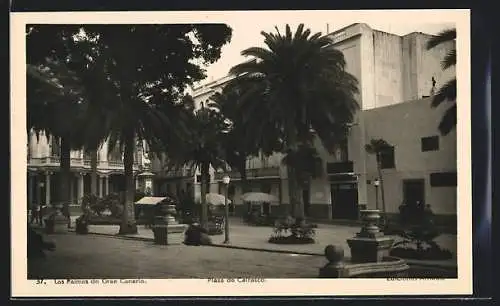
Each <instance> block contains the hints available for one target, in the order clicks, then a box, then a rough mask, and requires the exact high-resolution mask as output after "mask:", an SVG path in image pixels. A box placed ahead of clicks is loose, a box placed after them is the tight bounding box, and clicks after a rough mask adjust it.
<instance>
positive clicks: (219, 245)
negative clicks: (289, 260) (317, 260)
mask: <svg viewBox="0 0 500 306" xmlns="http://www.w3.org/2000/svg"><path fill="white" fill-rule="evenodd" d="M208 246H210V247H216V248H226V249H237V250H247V251H257V252H268V253H281V254H297V255H308V256H324V254H318V253H310V252H301V251H288V250H272V249H263V248H252V247H243V246H237V245H227V244H221V243H213V244H211V245H208Z"/></svg>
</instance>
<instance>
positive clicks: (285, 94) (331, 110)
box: [230, 24, 358, 218]
mask: <svg viewBox="0 0 500 306" xmlns="http://www.w3.org/2000/svg"><path fill="white" fill-rule="evenodd" d="M276 32H277V33H276V34H274V33H266V32H262V35H263V36H264V38H265V39H264V43H265V45H266V47H267V48H261V47H252V48H248V49H246V50H244V51H242V55H244V56H250V57H252V58H253V60H251V61H248V62H245V63H242V64H239V65H236V66H235V67H233V68H232V69H231V71H230V72H231V73H232V74H234V75H235V76H236V77H237V78H245V79H248V80H251V82H252V83H254V86H251V87H248V88H246V89H245V92H244V93H243V96H244V97H243V98H242V102H241V103H240V104H239V106H238V107H239V109H240V112H241V113H243V114H245V116H244V119H243V120H244V122H245V123H244V124H245V125H246V126H247V127H252V129H256V130H261V131H266V133H267V131H269V132H271V133H272V134H273V135H275V136H277V137H276V138H277V141H278V142H280V143H281V144H282V148H281V151H282V152H283V153H285V154H287V155H290V156H295V155H296V154H298V153H297V152H298V151H299V148H300V147H301V146H302V147H303V146H306V147H311V146H312V142H313V141H312V140H313V139H314V138H315V137H318V138H319V139H320V140H321V143H322V144H323V146H324V147H325V148H327V149H329V150H330V149H331V148H332V147H333V144H334V143H335V142H338V141H339V139H342V138H343V137H345V135H346V134H347V131H348V128H347V125H346V123H349V122H351V121H352V119H353V116H354V113H355V112H356V110H357V109H358V104H357V102H356V99H355V94H356V93H357V92H358V88H357V80H356V79H355V77H354V76H352V75H351V74H349V73H348V72H347V71H345V60H344V56H343V54H342V52H340V51H338V50H336V49H335V48H334V47H333V45H332V42H331V39H330V38H329V37H328V36H322V35H321V33H315V34H313V35H311V31H310V30H309V29H307V30H304V25H302V24H301V25H299V27H298V28H297V30H296V31H295V33H292V31H291V30H290V27H289V26H288V25H287V26H286V31H285V33H284V34H281V33H280V32H279V30H278V29H277V28H276ZM256 95H257V96H263V99H260V98H255V96H256ZM290 161H293V164H291V163H290V164H289V166H288V167H287V171H288V178H289V179H288V184H289V187H288V189H289V197H290V204H291V206H292V207H299V208H300V209H296V210H295V217H301V218H303V216H304V210H303V205H302V204H301V203H302V197H301V191H302V190H301V186H300V184H299V182H298V180H297V178H298V177H299V176H300V174H299V173H298V172H299V171H300V168H301V167H300V165H299V163H300V160H299V159H295V158H290Z"/></svg>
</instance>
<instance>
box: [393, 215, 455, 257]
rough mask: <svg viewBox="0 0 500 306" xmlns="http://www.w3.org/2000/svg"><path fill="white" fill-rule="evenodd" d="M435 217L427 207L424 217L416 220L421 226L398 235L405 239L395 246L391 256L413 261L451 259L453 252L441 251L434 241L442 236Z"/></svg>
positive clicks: (412, 227) (413, 227) (421, 216)
mask: <svg viewBox="0 0 500 306" xmlns="http://www.w3.org/2000/svg"><path fill="white" fill-rule="evenodd" d="M433 215H434V214H433V213H432V211H431V210H430V206H429V205H427V207H426V208H425V210H423V211H422V215H420V216H419V217H416V218H415V219H414V221H418V222H419V224H417V225H413V226H411V227H410V228H409V229H406V230H401V231H400V232H399V233H398V235H399V236H400V237H401V238H403V239H402V240H401V241H398V242H396V243H394V244H393V246H392V250H391V255H392V256H396V257H402V258H413V259H448V258H451V257H452V254H451V252H450V251H449V250H445V249H441V247H440V246H439V245H438V244H437V243H436V242H435V241H434V239H435V238H436V237H438V236H439V235H440V232H439V231H438V229H437V227H436V226H435V224H434V220H433V219H434V218H433ZM413 246H414V247H413Z"/></svg>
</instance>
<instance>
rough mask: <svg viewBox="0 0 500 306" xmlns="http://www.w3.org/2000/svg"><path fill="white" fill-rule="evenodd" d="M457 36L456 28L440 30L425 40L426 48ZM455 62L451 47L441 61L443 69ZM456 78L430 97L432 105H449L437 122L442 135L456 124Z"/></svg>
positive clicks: (454, 50)
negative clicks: (445, 103)
mask: <svg viewBox="0 0 500 306" xmlns="http://www.w3.org/2000/svg"><path fill="white" fill-rule="evenodd" d="M456 37H457V31H456V29H448V30H444V31H442V32H440V33H439V34H438V35H437V36H434V37H433V38H431V39H430V40H429V41H428V42H427V50H430V49H432V48H435V47H437V46H439V45H442V44H445V43H449V42H450V41H455V39H456ZM456 64H457V50H456V48H453V49H451V50H450V51H449V52H448V53H447V54H446V56H445V57H444V58H443V60H442V62H441V68H442V69H443V70H446V69H449V68H451V67H454V66H455V65H456ZM456 100H457V78H456V77H455V78H453V79H451V80H450V81H448V82H447V83H446V84H444V85H443V86H442V87H441V88H440V89H439V91H438V93H437V94H436V95H434V96H433V98H432V103H431V106H432V107H438V106H439V105H441V104H442V103H443V102H448V103H449V104H450V106H449V107H448V109H447V110H446V112H445V114H444V115H443V118H442V119H441V122H440V123H439V131H440V132H441V134H442V135H447V134H448V133H450V132H451V131H452V130H453V129H454V128H455V126H456V125H457V103H456Z"/></svg>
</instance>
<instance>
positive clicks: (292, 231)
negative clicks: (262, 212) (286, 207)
mask: <svg viewBox="0 0 500 306" xmlns="http://www.w3.org/2000/svg"><path fill="white" fill-rule="evenodd" d="M315 234H316V231H315V230H314V226H313V225H312V224H308V223H306V221H305V220H303V219H294V218H292V217H290V216H288V217H286V218H283V219H281V220H277V221H276V222H275V225H274V230H273V234H272V235H271V237H270V238H269V240H268V242H269V243H276V244H310V243H315V240H314V238H313V237H314V236H315Z"/></svg>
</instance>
